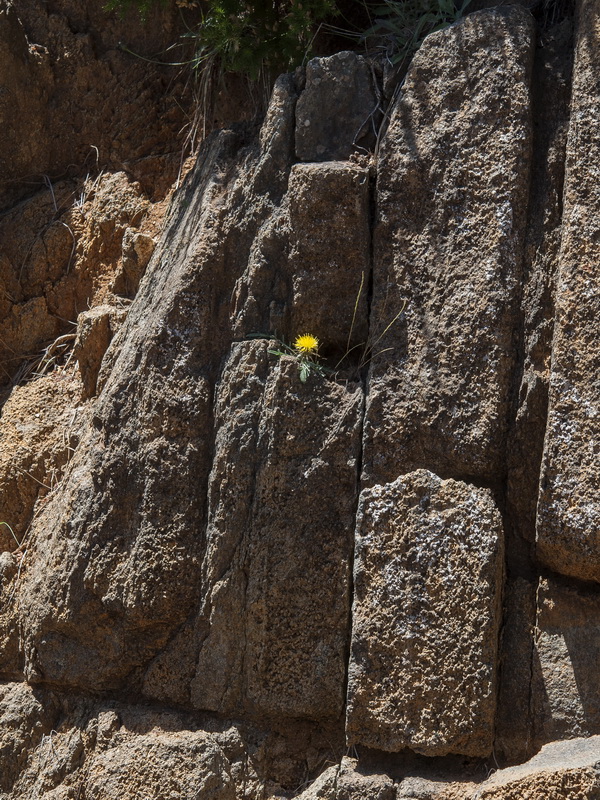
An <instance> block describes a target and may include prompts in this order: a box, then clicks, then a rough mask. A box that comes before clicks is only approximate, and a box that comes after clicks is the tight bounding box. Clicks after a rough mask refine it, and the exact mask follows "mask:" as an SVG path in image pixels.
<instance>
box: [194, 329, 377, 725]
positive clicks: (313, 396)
mask: <svg viewBox="0 0 600 800" xmlns="http://www.w3.org/2000/svg"><path fill="white" fill-rule="evenodd" d="M267 348H268V344H267V343H266V342H258V343H256V344H247V343H242V344H238V345H235V346H234V349H233V351H232V354H231V357H230V359H229V360H228V362H227V364H226V366H225V370H224V372H223V375H222V377H221V381H220V389H219V392H218V394H217V398H216V405H215V422H216V445H215V449H216V452H215V458H214V461H213V468H212V472H211V475H210V480H209V486H208V499H209V511H208V526H207V533H206V554H205V558H204V564H203V568H202V577H203V580H202V583H203V585H204V586H205V587H206V589H205V596H204V597H203V600H202V610H201V616H202V618H203V621H202V622H201V623H200V625H201V626H204V625H205V626H206V627H207V634H206V635H205V637H203V641H202V644H201V647H200V654H199V659H198V663H197V666H196V673H195V677H194V680H193V682H192V685H191V700H192V704H193V705H194V706H195V707H197V708H201V709H210V710H212V711H217V712H220V713H229V714H231V713H234V712H236V711H237V713H240V711H241V710H243V711H244V713H245V714H246V715H249V716H250V715H252V712H253V711H254V712H255V713H256V712H258V713H262V714H263V715H264V714H270V715H276V716H279V717H281V716H295V717H308V718H311V719H328V718H333V719H335V718H339V717H340V716H341V715H342V713H343V708H344V693H343V686H344V677H345V669H346V642H347V640H348V636H349V630H348V627H349V612H350V594H349V589H350V561H351V553H352V533H351V531H352V525H353V521H354V511H355V507H356V491H357V485H356V472H357V463H358V455H359V447H360V434H361V410H362V391H361V388H360V386H356V385H355V386H352V385H349V386H347V387H343V386H340V385H337V384H335V383H330V382H328V381H325V380H322V379H321V380H313V381H312V382H311V384H310V385H309V384H308V383H307V384H302V383H301V382H300V381H299V380H298V365H297V363H296V362H295V361H294V360H293V359H283V360H281V361H280V362H279V363H278V364H277V363H276V364H274V363H273V361H274V360H275V361H276V359H277V357H275V358H274V357H273V356H271V357H269V354H268V350H267ZM204 620H205V621H204Z"/></svg>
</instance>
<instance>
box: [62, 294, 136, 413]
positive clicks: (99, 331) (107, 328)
mask: <svg viewBox="0 0 600 800" xmlns="http://www.w3.org/2000/svg"><path fill="white" fill-rule="evenodd" d="M126 314H127V309H126V308H124V307H121V308H119V307H117V306H109V305H99V306H94V308H92V309H90V310H89V311H82V313H81V314H80V315H79V316H78V317H77V338H76V340H75V346H74V349H73V355H74V356H75V358H76V359H77V366H78V367H79V372H80V374H81V380H82V382H83V389H84V393H85V395H86V396H87V397H93V396H94V395H95V394H96V383H97V381H98V373H99V372H100V367H101V365H102V359H103V358H104V354H105V353H106V351H107V350H108V345H109V344H110V342H111V340H112V338H113V336H114V335H115V333H116V332H117V331H118V329H119V327H120V326H121V325H122V323H123V320H124V319H125V316H126Z"/></svg>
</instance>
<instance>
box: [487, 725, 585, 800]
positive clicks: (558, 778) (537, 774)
mask: <svg viewBox="0 0 600 800" xmlns="http://www.w3.org/2000/svg"><path fill="white" fill-rule="evenodd" d="M599 762H600V737H598V736H593V737H591V738H590V739H573V740H572V741H568V742H555V743H553V744H547V745H546V746H545V747H543V748H542V749H541V750H540V752H539V753H538V754H537V755H536V756H535V757H534V758H532V759H531V760H530V761H528V762H527V763H526V764H521V765H520V766H517V767H509V768H507V769H501V770H498V772H496V773H495V774H494V775H492V777H491V778H489V780H487V781H485V782H484V783H483V784H482V786H481V787H480V788H479V789H478V790H477V791H475V792H474V794H473V800H597V798H599V797H600V773H599V771H598V763H599Z"/></svg>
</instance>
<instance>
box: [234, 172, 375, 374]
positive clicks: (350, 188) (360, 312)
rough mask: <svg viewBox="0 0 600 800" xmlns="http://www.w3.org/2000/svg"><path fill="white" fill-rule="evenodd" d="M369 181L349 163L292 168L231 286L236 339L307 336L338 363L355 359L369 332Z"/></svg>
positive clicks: (366, 175) (290, 338) (366, 173)
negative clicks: (279, 201)
mask: <svg viewBox="0 0 600 800" xmlns="http://www.w3.org/2000/svg"><path fill="white" fill-rule="evenodd" d="M369 182H370V178H369V172H368V170H367V169H365V168H363V167H360V166H358V165H356V164H351V163H349V162H342V161H329V162H326V163H323V164H295V165H294V166H293V167H292V169H291V172H290V177H289V184H288V190H287V194H286V199H285V201H284V203H283V204H282V208H281V210H280V212H279V213H278V214H275V215H274V216H273V218H272V219H271V220H270V221H269V223H268V224H267V225H265V226H263V228H262V229H261V231H260V233H259V235H258V237H257V240H256V242H255V244H254V247H253V249H252V252H251V255H250V259H249V263H248V267H247V269H246V270H245V272H244V274H243V275H242V276H241V278H240V279H239V280H238V282H237V285H236V290H235V296H234V297H235V306H234V319H235V323H234V325H235V327H234V333H235V334H236V335H237V336H240V337H242V336H244V335H247V334H249V333H256V332H260V331H265V330H267V331H270V332H272V333H277V334H279V335H280V336H282V337H283V338H284V339H287V340H290V341H292V340H293V339H294V338H295V336H296V335H298V334H302V333H306V332H310V333H312V334H313V335H315V336H317V338H319V339H320V341H321V342H322V354H326V355H334V356H335V358H336V360H338V361H339V360H341V359H342V358H343V356H344V355H345V354H346V352H347V351H348V350H350V351H351V353H350V355H351V354H352V350H353V349H354V352H355V353H357V352H359V350H358V347H360V345H361V344H362V343H364V342H365V340H366V338H367V329H368V326H367V294H368V276H369V274H370V269H371V263H370V227H369V219H370V211H371V209H370V196H369V195H370V192H369ZM324 298H327V301H326V302H323V299H324ZM357 346H358V347H357ZM342 364H343V365H344V366H346V362H344V361H342Z"/></svg>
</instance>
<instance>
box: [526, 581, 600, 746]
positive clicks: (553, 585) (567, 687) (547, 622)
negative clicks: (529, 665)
mask: <svg viewBox="0 0 600 800" xmlns="http://www.w3.org/2000/svg"><path fill="white" fill-rule="evenodd" d="M599 661H600V594H598V592H594V591H587V592H586V591H585V590H584V589H576V588H574V587H568V586H562V585H561V584H559V583H557V582H556V581H553V580H550V579H542V580H540V584H539V587H538V594H537V622H536V636H535V650H534V659H533V675H532V681H533V682H532V706H533V717H534V720H535V723H536V732H535V739H536V742H537V744H538V745H539V744H544V743H546V742H549V741H552V740H553V739H565V738H571V737H573V736H586V735H587V736H589V735H590V734H596V733H600V675H599V674H598V663H599Z"/></svg>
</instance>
